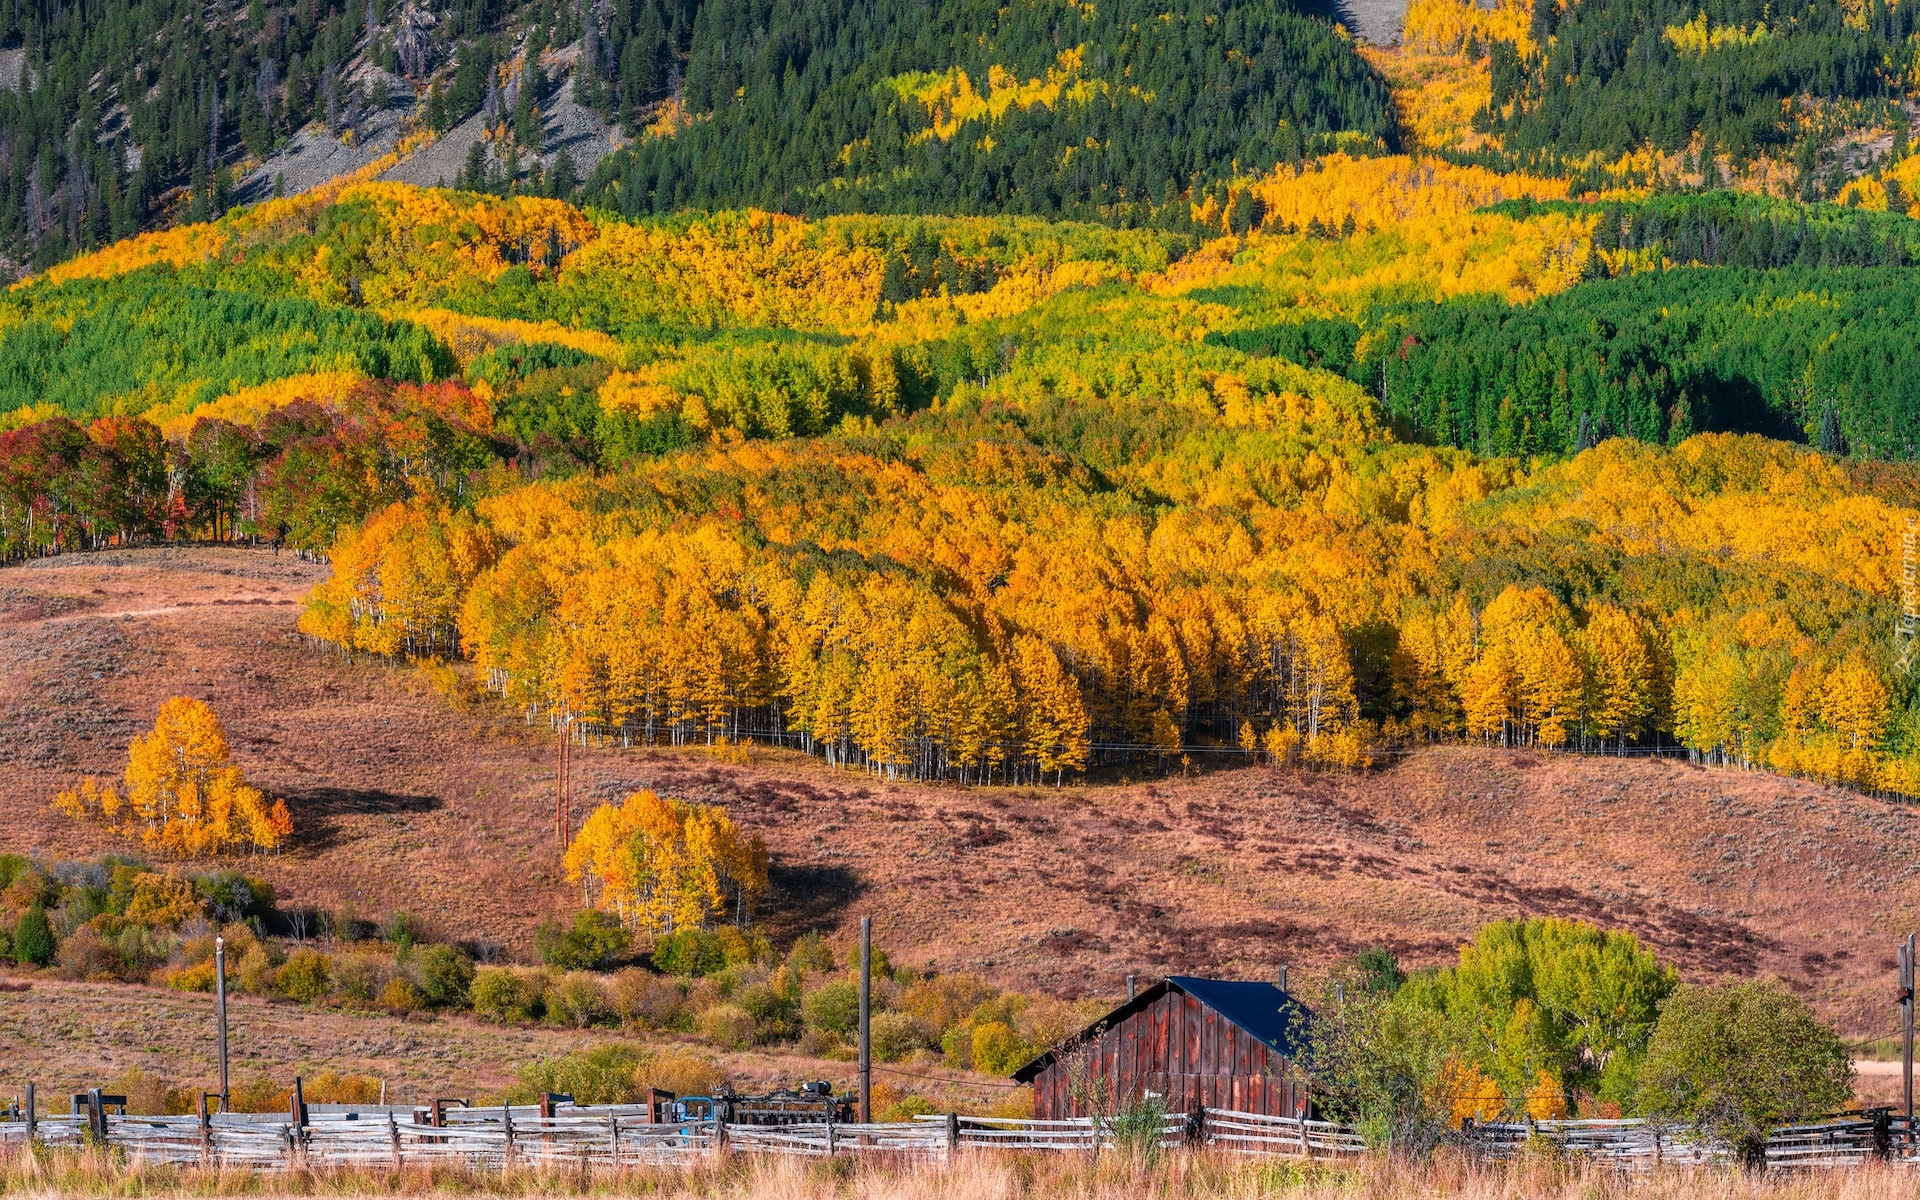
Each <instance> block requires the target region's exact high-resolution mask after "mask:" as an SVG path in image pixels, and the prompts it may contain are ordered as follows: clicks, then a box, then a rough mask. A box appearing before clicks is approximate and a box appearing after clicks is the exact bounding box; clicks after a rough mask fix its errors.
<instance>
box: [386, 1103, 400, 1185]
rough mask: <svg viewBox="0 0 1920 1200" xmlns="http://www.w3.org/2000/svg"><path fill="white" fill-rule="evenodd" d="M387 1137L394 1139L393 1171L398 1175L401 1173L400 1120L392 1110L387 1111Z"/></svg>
mask: <svg viewBox="0 0 1920 1200" xmlns="http://www.w3.org/2000/svg"><path fill="white" fill-rule="evenodd" d="M387 1137H388V1138H390V1139H392V1141H393V1173H394V1174H395V1175H398V1174H399V1173H400V1122H399V1121H397V1120H395V1119H394V1116H393V1113H392V1112H391V1111H389V1112H388V1113H387Z"/></svg>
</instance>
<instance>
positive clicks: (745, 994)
mask: <svg viewBox="0 0 1920 1200" xmlns="http://www.w3.org/2000/svg"><path fill="white" fill-rule="evenodd" d="M739 1004H740V1007H741V1008H744V1009H746V1010H747V1011H748V1012H750V1013H752V1014H753V1019H754V1021H755V1022H756V1023H757V1024H758V1025H759V1027H760V1037H761V1040H762V1041H770V1042H772V1041H786V1040H789V1039H791V1038H792V1037H793V1036H794V1035H795V1034H797V1033H799V1032H800V1029H799V1025H800V976H799V973H798V972H796V971H793V970H791V969H788V968H785V967H783V968H781V969H780V970H779V971H778V972H776V973H775V974H774V976H773V977H772V978H771V979H768V980H766V981H765V982H762V983H752V984H748V985H747V986H746V987H744V988H742V989H740V995H739Z"/></svg>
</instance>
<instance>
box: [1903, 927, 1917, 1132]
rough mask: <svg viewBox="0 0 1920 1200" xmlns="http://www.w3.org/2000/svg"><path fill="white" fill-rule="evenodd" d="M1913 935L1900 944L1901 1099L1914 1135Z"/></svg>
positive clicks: (1908, 1127)
mask: <svg viewBox="0 0 1920 1200" xmlns="http://www.w3.org/2000/svg"><path fill="white" fill-rule="evenodd" d="M1913 949H1914V946H1913V935H1912V934H1911V933H1910V934H1908V935H1907V940H1906V941H1904V942H1902V943H1901V944H1900V1100H1901V1110H1902V1111H1903V1112H1905V1113H1906V1115H1907V1136H1908V1137H1909V1138H1911V1137H1912V1136H1913Z"/></svg>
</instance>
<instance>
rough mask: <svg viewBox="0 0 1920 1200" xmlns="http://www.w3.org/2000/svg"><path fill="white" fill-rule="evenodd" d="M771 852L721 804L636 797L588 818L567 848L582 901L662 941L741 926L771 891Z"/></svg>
mask: <svg viewBox="0 0 1920 1200" xmlns="http://www.w3.org/2000/svg"><path fill="white" fill-rule="evenodd" d="M769 861H770V860H769V858H768V854H767V848H766V845H765V844H764V843H763V842H762V841H761V840H760V836H759V835H758V834H748V833H745V832H743V831H742V830H741V829H740V828H739V827H738V826H736V825H735V824H734V823H733V821H732V819H731V818H729V817H728V816H727V813H726V810H725V809H724V808H721V807H720V806H718V805H704V804H691V803H688V802H686V801H682V800H671V799H662V798H661V797H660V796H659V795H658V794H657V793H655V792H652V791H642V792H635V793H634V794H633V795H631V796H628V797H627V799H626V800H625V801H624V802H622V803H621V804H619V805H617V806H616V805H612V804H603V805H601V806H600V807H599V808H597V809H595V810H594V811H593V813H592V814H591V815H589V816H588V818H587V820H586V822H585V824H583V825H582V826H581V828H580V832H579V833H577V834H575V835H574V838H573V841H572V843H571V844H570V845H569V846H568V847H567V852H566V857H565V860H564V866H565V869H566V873H567V880H568V882H570V883H577V884H579V885H580V886H581V888H582V896H583V899H584V900H585V902H586V903H587V904H589V905H591V906H593V907H596V908H599V909H602V910H604V911H606V912H610V913H613V914H614V915H616V916H618V917H619V918H620V920H621V921H622V923H624V924H625V925H626V926H627V927H628V928H630V929H633V930H635V931H637V932H641V933H645V934H647V935H648V936H651V937H660V936H664V935H666V934H670V933H673V932H674V931H675V930H679V929H700V928H706V927H708V926H710V925H712V924H713V923H715V922H730V923H732V924H736V925H741V926H744V925H746V924H747V923H748V921H750V920H751V918H752V903H753V901H754V899H755V898H756V897H758V896H760V895H761V894H763V893H764V892H765V891H766V889H767V867H768V864H769Z"/></svg>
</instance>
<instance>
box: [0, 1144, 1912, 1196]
mask: <svg viewBox="0 0 1920 1200" xmlns="http://www.w3.org/2000/svg"><path fill="white" fill-rule="evenodd" d="M465 1195H478V1196H514V1197H545V1196H555V1197H559V1196H645V1197H649V1198H651V1200H829V1198H831V1200H1026V1198H1028V1197H1033V1198H1036V1200H1037V1198H1042V1197H1044V1198H1049V1200H1051V1198H1055V1197H1058V1198H1061V1200H1142V1198H1147V1200H1216V1198H1217V1200H1252V1198H1254V1197H1270V1196H1279V1197H1287V1198H1288V1200H1427V1198H1429V1197H1445V1198H1446V1200H1895V1198H1901V1200H1910V1198H1915V1197H1920V1171H1916V1170H1912V1169H1901V1168H1897V1167H1887V1166H1881V1165H1878V1164H1869V1165H1866V1166H1863V1167H1860V1168H1858V1169H1854V1170H1821V1171H1810V1172H1802V1173H1787V1172H1773V1173H1770V1174H1765V1175H1748V1174H1745V1173H1743V1172H1741V1171H1738V1170H1731V1169H1722V1168H1715V1169H1702V1170H1677V1169H1676V1170H1668V1171H1661V1172H1658V1173H1655V1174H1653V1175H1648V1176H1628V1175H1621V1174H1618V1173H1616V1172H1613V1171H1610V1170H1606V1169H1603V1168H1598V1167H1594V1166H1590V1165H1585V1164H1582V1163H1578V1162H1565V1161H1556V1160H1554V1159H1551V1158H1546V1157H1541V1158H1535V1159H1530V1160H1523V1161H1520V1162H1514V1163H1491V1164H1476V1163H1472V1162H1469V1161H1466V1160H1465V1159H1462V1158H1459V1157H1457V1156H1452V1155H1442V1156H1441V1157H1438V1158H1436V1159H1434V1160H1433V1161H1431V1162H1426V1163H1403V1162H1396V1161H1393V1160H1390V1159H1385V1158H1373V1159H1368V1160H1366V1161H1363V1162H1359V1163H1352V1164H1347V1165H1339V1166H1336V1165H1330V1164H1301V1163H1295V1162H1286V1161H1273V1160H1259V1159H1247V1158H1237V1157H1231V1156H1226V1155H1218V1154H1212V1153H1205V1154H1186V1153H1171V1154H1167V1155H1164V1156H1162V1157H1161V1158H1159V1159H1158V1161H1154V1162H1146V1161H1142V1160H1140V1159H1138V1158H1129V1157H1126V1156H1121V1155H1114V1154H1108V1155H1105V1156H1103V1157H1102V1158H1101V1159H1100V1160H1099V1161H1098V1162H1093V1161H1089V1160H1088V1159H1086V1158H1084V1157H1080V1156H1077V1155H1066V1154H1053V1155H1033V1154H1026V1155H1021V1154H1007V1153H1001V1152H994V1151H981V1152H976V1153H969V1154H963V1155H961V1156H960V1157H958V1158H956V1159H954V1160H952V1161H951V1162H948V1161H941V1160H927V1159H902V1160H892V1161H889V1160H883V1159H873V1160H868V1161H865V1162H860V1161H855V1160H852V1159H835V1160H832V1161H830V1162H823V1161H819V1160H812V1161H809V1160H805V1159H797V1158H785V1157H772V1156H766V1157H751V1158H749V1157H733V1158H719V1157H713V1158H708V1159H705V1160H703V1161H701V1162H699V1163H697V1164H695V1165H691V1166H675V1167H659V1168H651V1169H640V1170H628V1171H623V1172H621V1173H619V1174H612V1173H590V1174H582V1173H581V1172H579V1171H568V1170H559V1169H553V1168H545V1169H539V1170H534V1169H525V1170H513V1171H505V1172H467V1171H460V1170H446V1169H439V1170H431V1171H429V1170H426V1169H420V1170H412V1169H409V1170H405V1171H401V1172H392V1171H378V1170H355V1171H325V1172H313V1173H307V1172H296V1173H293V1174H288V1175H261V1174H255V1173H252V1172H248V1171H201V1170H198V1169H180V1168H174V1167H154V1166H142V1165H140V1164H130V1163H126V1162H121V1161H116V1160H115V1159H114V1158H113V1157H112V1156H109V1155H107V1154H102V1153H99V1152H92V1151H82V1152H73V1151H60V1152H53V1153H42V1154H39V1155H30V1154H27V1153H25V1152H13V1153H10V1154H0V1196H21V1197H69V1196H115V1197H146V1196H154V1197H167V1196H178V1197H198V1196H262V1197H274V1196H341V1197H356V1196H383V1197H412V1196H419V1197H429V1196H465Z"/></svg>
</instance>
